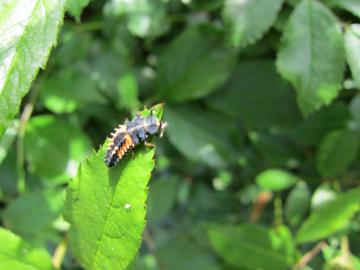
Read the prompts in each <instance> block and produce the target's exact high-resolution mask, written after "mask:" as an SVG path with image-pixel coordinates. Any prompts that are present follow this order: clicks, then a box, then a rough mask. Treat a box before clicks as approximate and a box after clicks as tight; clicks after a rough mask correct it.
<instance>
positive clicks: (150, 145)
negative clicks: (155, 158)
mask: <svg viewBox="0 0 360 270" xmlns="http://www.w3.org/2000/svg"><path fill="white" fill-rule="evenodd" d="M144 145H145V146H146V147H147V148H153V147H155V144H153V143H149V142H147V141H145V142H144Z"/></svg>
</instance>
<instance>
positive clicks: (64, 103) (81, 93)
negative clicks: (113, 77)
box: [40, 69, 106, 114]
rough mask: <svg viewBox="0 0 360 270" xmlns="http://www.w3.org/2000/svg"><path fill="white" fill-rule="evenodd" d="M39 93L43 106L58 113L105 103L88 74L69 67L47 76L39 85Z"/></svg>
mask: <svg viewBox="0 0 360 270" xmlns="http://www.w3.org/2000/svg"><path fill="white" fill-rule="evenodd" d="M40 93H41V98H42V100H43V102H44V105H45V107H46V108H48V109H49V110H51V111H52V112H54V113H58V114H61V113H70V112H74V111H76V110H77V109H81V108H84V107H85V106H91V105H92V104H105V103H106V100H105V99H104V98H103V96H102V95H101V94H100V93H99V92H98V90H97V89H96V85H95V83H94V82H93V81H92V80H91V79H89V78H88V75H85V74H80V73H78V72H74V71H72V70H70V69H66V70H64V71H62V72H59V73H56V74H54V75H53V76H50V77H49V78H47V79H46V80H45V81H44V83H43V84H42V85H41V86H40Z"/></svg>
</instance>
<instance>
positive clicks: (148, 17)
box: [105, 0, 169, 38]
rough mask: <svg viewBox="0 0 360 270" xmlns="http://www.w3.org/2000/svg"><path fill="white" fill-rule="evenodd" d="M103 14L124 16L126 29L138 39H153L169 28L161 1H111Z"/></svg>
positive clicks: (163, 4)
mask: <svg viewBox="0 0 360 270" xmlns="http://www.w3.org/2000/svg"><path fill="white" fill-rule="evenodd" d="M105 12H106V13H107V14H112V15H115V16H122V15H126V17H127V28H128V29H129V31H130V32H131V33H132V34H133V35H135V36H138V37H142V38H145V37H150V38H154V37H157V36H160V35H162V34H163V33H164V32H166V31H167V30H168V28H169V22H168V19H167V17H166V9H165V3H163V1H161V0H152V1H147V0H133V1H127V0H112V1H110V2H108V3H107V5H106V6H105Z"/></svg>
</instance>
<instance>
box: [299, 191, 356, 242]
mask: <svg viewBox="0 0 360 270" xmlns="http://www.w3.org/2000/svg"><path fill="white" fill-rule="evenodd" d="M359 202H360V188H356V189H353V190H350V191H348V192H347V193H344V194H342V195H340V196H339V197H337V198H336V199H335V200H333V201H331V202H329V203H328V204H327V205H325V206H323V207H321V208H320V209H319V210H316V211H314V212H313V213H312V214H311V215H310V217H309V218H308V219H307V220H306V221H305V222H304V223H303V224H302V226H301V228H300V230H299V231H298V234H297V236H296V241H297V242H299V243H304V242H310V241H316V240H318V239H321V238H325V237H327V236H329V235H331V234H333V233H334V232H336V231H338V230H340V229H342V228H343V227H344V226H345V225H346V224H347V223H348V222H349V220H350V218H351V217H352V216H353V215H354V213H355V212H357V211H358V210H359Z"/></svg>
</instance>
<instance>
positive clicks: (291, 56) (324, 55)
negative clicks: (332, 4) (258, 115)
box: [277, 0, 345, 115]
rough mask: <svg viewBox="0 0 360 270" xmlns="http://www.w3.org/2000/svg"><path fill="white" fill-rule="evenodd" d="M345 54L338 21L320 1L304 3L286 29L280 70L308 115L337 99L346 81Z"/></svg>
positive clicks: (279, 62) (280, 54) (305, 0)
mask: <svg viewBox="0 0 360 270" xmlns="http://www.w3.org/2000/svg"><path fill="white" fill-rule="evenodd" d="M324 40H326V41H327V42H324ZM343 51H344V49H343V40H342V34H341V28H340V26H339V24H338V22H337V19H336V17H335V16H334V15H333V14H332V13H331V11H330V10H329V9H327V8H326V7H325V6H323V5H322V4H321V3H320V2H319V1H314V0H302V1H301V2H300V4H298V6H297V7H296V8H295V10H294V12H293V13H292V15H291V16H290V19H289V22H288V24H287V26H286V28H285V32H284V36H283V44H282V47H281V49H280V51H279V52H278V59H277V67H278V70H279V72H280V73H281V75H282V76H283V77H284V78H285V79H287V80H289V81H290V82H291V83H292V84H293V85H294V87H295V89H296V90H297V94H298V104H299V107H300V109H301V111H302V112H303V114H304V115H309V114H310V113H312V112H314V111H316V110H318V109H319V108H321V107H322V106H324V105H329V104H330V103H331V102H332V100H333V99H334V98H336V97H337V95H338V93H339V90H340V87H339V86H340V83H341V81H342V79H343V71H344V63H345V61H344V53H343Z"/></svg>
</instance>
